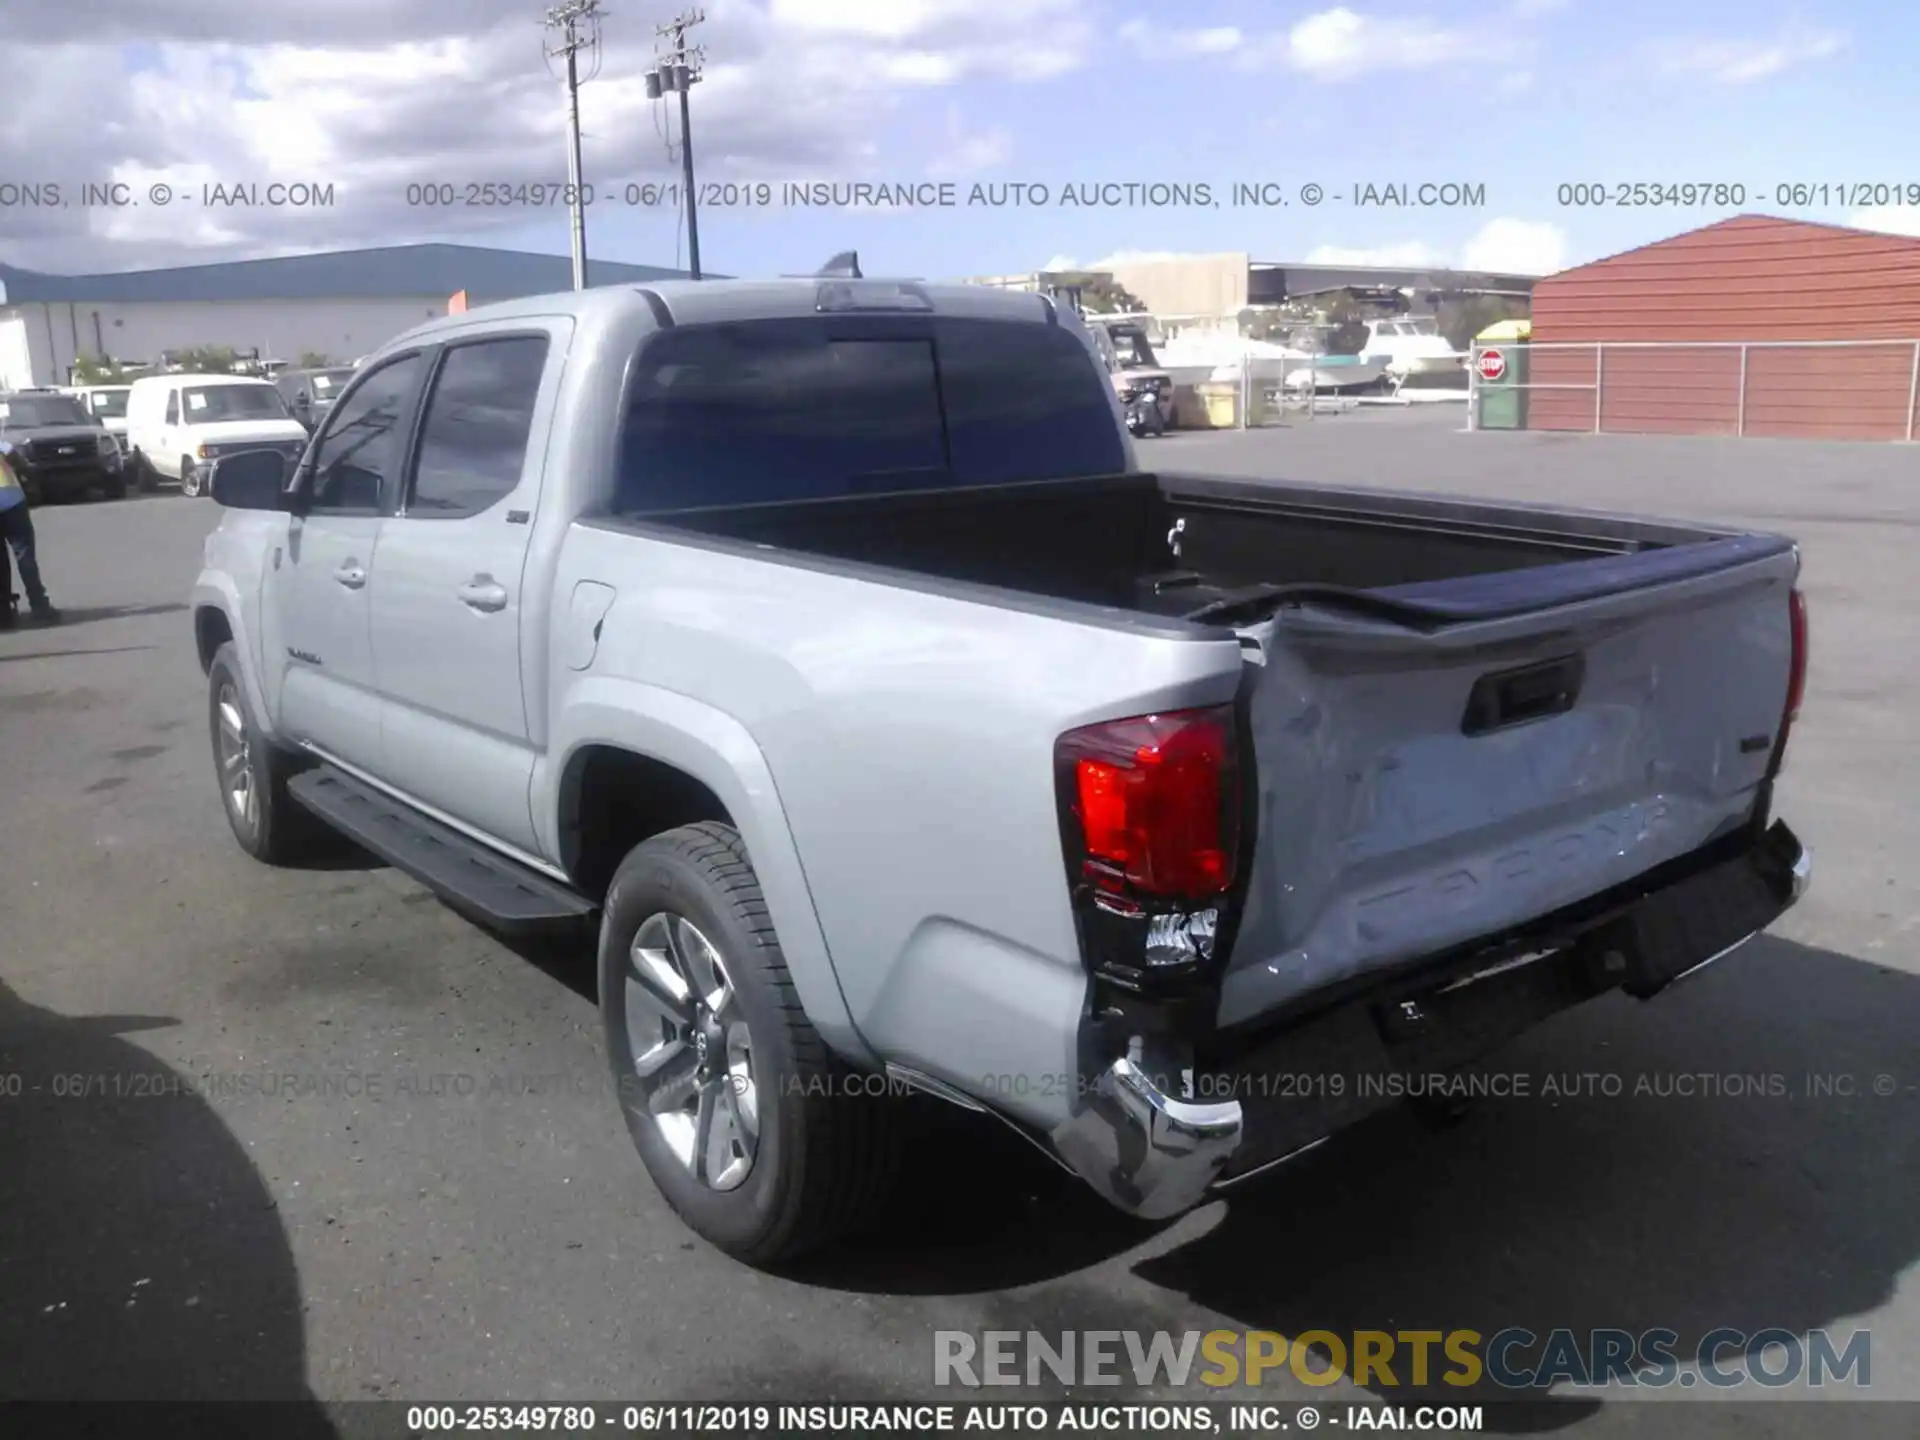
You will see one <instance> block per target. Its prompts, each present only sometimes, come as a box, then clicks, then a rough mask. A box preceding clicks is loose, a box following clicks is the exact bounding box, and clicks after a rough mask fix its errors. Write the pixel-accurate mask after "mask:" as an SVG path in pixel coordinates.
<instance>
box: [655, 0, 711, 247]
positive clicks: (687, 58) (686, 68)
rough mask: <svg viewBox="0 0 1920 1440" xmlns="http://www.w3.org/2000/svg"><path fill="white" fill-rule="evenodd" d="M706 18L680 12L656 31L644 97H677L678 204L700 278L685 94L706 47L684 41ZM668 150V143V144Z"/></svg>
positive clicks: (695, 77) (697, 77)
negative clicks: (683, 213)
mask: <svg viewBox="0 0 1920 1440" xmlns="http://www.w3.org/2000/svg"><path fill="white" fill-rule="evenodd" d="M706 18H707V12H706V11H704V10H699V9H694V10H688V11H685V12H683V13H682V14H680V15H677V16H675V17H674V18H673V19H672V20H670V21H668V22H667V23H666V24H665V25H662V26H660V27H659V29H658V30H657V31H655V36H656V38H655V41H654V53H655V64H654V68H653V69H651V70H649V71H648V72H647V98H648V99H649V100H658V99H659V98H660V97H661V96H662V95H665V94H667V93H669V92H678V93H679V96H680V173H681V176H682V182H683V185H684V187H685V188H684V191H683V193H682V195H681V204H682V206H683V207H684V208H685V210H686V213H687V272H688V273H689V274H690V275H692V276H693V278H694V279H696V280H698V279H699V278H700V224H699V220H698V218H697V215H696V207H695V205H694V188H693V114H692V111H691V109H690V107H689V105H688V103H687V93H688V92H689V91H690V90H692V89H693V87H694V86H695V85H697V84H699V83H700V80H701V78H702V76H701V69H702V65H703V62H704V61H705V58H706V53H707V52H706V48H705V47H704V46H700V45H692V46H690V45H688V44H687V31H689V30H691V29H692V28H693V27H694V26H696V25H698V24H700V23H701V22H702V21H703V20H705V19H706ZM669 151H671V146H669Z"/></svg>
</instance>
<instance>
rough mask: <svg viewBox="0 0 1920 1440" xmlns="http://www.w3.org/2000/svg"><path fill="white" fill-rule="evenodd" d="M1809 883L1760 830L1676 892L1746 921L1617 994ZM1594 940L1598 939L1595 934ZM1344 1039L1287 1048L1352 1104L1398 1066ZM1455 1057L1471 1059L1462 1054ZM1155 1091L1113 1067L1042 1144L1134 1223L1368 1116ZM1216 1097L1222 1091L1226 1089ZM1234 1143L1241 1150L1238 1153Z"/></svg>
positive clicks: (1765, 916)
mask: <svg viewBox="0 0 1920 1440" xmlns="http://www.w3.org/2000/svg"><path fill="white" fill-rule="evenodd" d="M1743 874H1744V875H1750V876H1753V877H1755V878H1756V879H1758V880H1759V881H1760V888H1761V890H1762V892H1763V893H1761V894H1760V895H1759V896H1757V897H1756V896H1755V895H1753V894H1752V893H1750V892H1751V891H1752V889H1753V886H1752V884H1751V883H1749V884H1748V885H1747V886H1746V887H1744V888H1743V887H1741V885H1740V882H1741V880H1742V878H1743ZM1812 880H1813V853H1812V851H1811V850H1809V849H1807V847H1806V846H1804V845H1802V844H1801V843H1800V841H1799V839H1798V837H1797V836H1795V835H1794V834H1793V833H1792V832H1791V831H1790V830H1788V829H1787V828H1786V827H1785V826H1784V825H1777V826H1775V827H1774V829H1773V830H1772V831H1770V832H1769V834H1768V836H1767V840H1766V843H1765V844H1764V845H1763V846H1762V847H1760V848H1759V849H1757V850H1756V851H1755V852H1754V853H1753V854H1751V855H1748V856H1744V857H1742V858H1741V859H1739V860H1736V861H1733V862H1730V863H1728V864H1724V865H1722V866H1719V867H1717V868H1716V870H1715V871H1713V872H1708V873H1705V874H1703V875H1702V876H1701V877H1699V879H1698V880H1697V881H1695V882H1686V883H1685V884H1683V885H1681V886H1676V887H1675V889H1676V891H1680V890H1688V885H1696V884H1697V885H1701V886H1705V887H1707V889H1708V890H1711V889H1714V888H1720V889H1722V890H1726V889H1728V887H1731V889H1732V891H1733V892H1737V895H1736V894H1732V893H1730V895H1729V899H1728V901H1727V903H1729V904H1734V903H1739V904H1742V905H1743V906H1744V908H1742V909H1740V910H1739V911H1738V912H1737V916H1744V917H1748V918H1747V923H1745V924H1741V925H1739V926H1738V927H1737V928H1736V929H1734V930H1733V931H1732V932H1731V933H1729V932H1728V931H1726V930H1725V929H1722V930H1720V931H1719V938H1718V940H1717V943H1713V944H1711V945H1710V946H1701V948H1696V949H1692V950H1691V954H1690V955H1687V956H1686V958H1685V959H1684V960H1679V961H1678V963H1674V960H1675V957H1676V955H1678V954H1684V953H1685V951H1686V949H1688V948H1690V945H1691V944H1694V943H1698V941H1699V940H1700V939H1701V935H1700V934H1699V933H1698V932H1693V933H1689V934H1686V935H1684V936H1683V937H1681V938H1680V939H1678V940H1676V941H1674V942H1672V943H1671V944H1669V945H1667V946H1663V947H1660V949H1661V951H1662V955H1661V960H1660V961H1658V962H1647V963H1654V964H1655V965H1656V967H1657V968H1656V971H1655V973H1653V974H1650V975H1648V976H1647V980H1648V982H1649V983H1648V984H1647V985H1646V986H1645V988H1643V989H1635V988H1633V987H1632V985H1631V983H1630V984H1629V987H1628V993H1630V994H1636V993H1637V994H1640V995H1641V996H1642V998H1646V997H1647V996H1650V995H1651V994H1653V993H1656V992H1657V991H1658V990H1661V989H1664V988H1666V986H1668V985H1670V984H1672V983H1673V982H1674V981H1676V980H1679V979H1681V978H1683V977H1684V976H1687V975H1692V974H1695V973H1697V972H1699V971H1701V970H1704V969H1706V968H1707V966H1709V965H1711V964H1713V963H1714V962H1715V961H1716V960H1719V959H1720V958H1722V956H1724V955H1727V954H1730V953H1732V951H1733V950H1735V949H1738V948H1739V947H1740V946H1741V945H1744V944H1745V943H1746V942H1747V941H1748V940H1750V939H1752V938H1753V936H1754V935H1757V934H1759V933H1760V931H1761V930H1763V929H1765V928H1766V926H1767V925H1769V924H1771V923H1772V922H1773V920H1775V919H1777V918H1778V917H1779V915H1780V914H1782V913H1784V912H1785V911H1786V909H1788V908H1789V907H1791V906H1792V905H1793V904H1794V903H1796V902H1797V901H1798V900H1799V899H1800V898H1801V896H1803V895H1805V894H1806V892H1807V889H1808V887H1809V885H1810V884H1811V883H1812ZM1656 893H1657V892H1656ZM1703 893H1704V892H1703V891H1701V890H1698V889H1695V890H1688V896H1687V898H1686V899H1685V900H1683V901H1682V902H1681V904H1680V909H1681V910H1682V911H1685V912H1688V913H1691V912H1692V911H1693V909H1694V907H1695V903H1696V902H1697V900H1698V899H1699V897H1700V896H1701V895H1702V894H1703ZM1652 898H1653V897H1650V899H1652ZM1637 908H1639V909H1643V910H1648V911H1650V910H1652V909H1653V908H1654V906H1653V905H1651V904H1649V903H1647V902H1643V903H1642V905H1641V906H1640V907H1637ZM1593 933H1594V935H1595V936H1596V937H1598V936H1599V935H1601V934H1602V933H1603V932H1601V931H1595V932H1593ZM1605 933H1608V934H1611V933H1612V932H1610V931H1609V932H1605ZM1648 934H1649V936H1656V935H1658V934H1659V932H1658V931H1657V930H1650V931H1649V932H1648ZM1729 941H1731V943H1728V942H1729ZM1623 943H1624V937H1623ZM1703 950H1704V951H1705V952H1706V953H1705V958H1695V957H1699V956H1700V955H1701V954H1702V951H1703ZM1559 955H1560V958H1561V959H1562V960H1563V961H1564V962H1565V963H1566V964H1568V965H1573V964H1576V963H1577V962H1578V960H1579V954H1578V952H1577V951H1576V949H1575V948H1574V947H1567V948H1566V949H1565V950H1563V951H1561V952H1559ZM1541 968H1542V969H1544V968H1546V967H1545V966H1542V967H1541ZM1510 978H1511V979H1512V980H1513V982H1514V983H1515V984H1516V985H1519V986H1521V987H1522V988H1524V987H1525V986H1526V985H1528V984H1530V983H1531V982H1530V981H1528V980H1526V979H1525V978H1524V977H1522V976H1520V975H1519V973H1518V972H1515V975H1514V976H1513V977H1510ZM1619 983H1620V982H1619V979H1618V977H1615V978H1613V979H1611V980H1609V981H1607V982H1605V984H1604V986H1603V987H1601V988H1610V987H1611V986H1612V985H1616V984H1619ZM1456 988H1457V987H1456ZM1498 988H1500V987H1498V986H1496V985H1493V984H1488V985H1486V986H1484V987H1476V993H1482V994H1491V993H1492V992H1494V991H1496V990H1497V989H1498ZM1588 993H1594V994H1597V993H1599V989H1598V988H1596V989H1594V990H1593V991H1591V992H1584V991H1569V992H1568V993H1566V994H1564V995H1560V994H1557V993H1556V995H1554V996H1553V997H1550V998H1549V999H1548V1000H1547V1001H1545V1002H1544V1008H1543V1009H1542V1010H1541V1013H1539V1014H1538V1015H1531V1016H1529V1017H1528V1018H1527V1019H1526V1020H1525V1021H1524V1023H1522V1022H1519V1021H1516V1022H1515V1023H1522V1028H1524V1025H1525V1024H1531V1023H1533V1022H1534V1021H1536V1020H1538V1019H1544V1018H1545V1017H1546V1015H1547V1014H1548V1013H1551V1012H1552V1011H1553V1010H1557V1009H1559V1008H1562V1007H1564V1006H1565V1005H1567V1004H1570V1003H1575V1002H1576V1001H1577V1000H1578V999H1580V998H1585V996H1586V995H1587V994H1588ZM1357 1004H1358V1005H1360V1006H1361V1007H1363V1008H1364V1007H1365V1006H1366V1005H1367V1004H1368V1001H1367V999H1366V997H1361V999H1360V1000H1359V1001H1358V1002H1357ZM1367 1034H1368V1035H1369V1037H1371V1036H1372V1035H1373V1031H1372V1030H1371V1028H1369V1029H1368V1031H1367ZM1353 1039H1354V1037H1353V1036H1352V1035H1351V1034H1346V1035H1345V1038H1342V1036H1341V1035H1338V1034H1336V1035H1335V1036H1334V1037H1333V1041H1332V1043H1333V1044H1334V1046H1335V1048H1334V1050H1333V1051H1332V1052H1331V1053H1330V1054H1329V1053H1323V1052H1321V1051H1317V1050H1315V1049H1314V1048H1313V1046H1312V1045H1310V1044H1308V1043H1307V1042H1306V1040H1305V1038H1304V1036H1303V1035H1300V1034H1295V1035H1294V1036H1293V1037H1292V1039H1291V1041H1290V1042H1289V1044H1290V1048H1291V1049H1293V1050H1294V1051H1295V1052H1296V1053H1298V1054H1300V1055H1309V1054H1312V1055H1318V1056H1319V1057H1320V1060H1324V1061H1325V1062H1326V1068H1327V1069H1328V1071H1329V1073H1330V1074H1331V1073H1333V1072H1335V1071H1339V1070H1340V1069H1341V1066H1342V1064H1346V1065H1351V1066H1355V1067H1358V1068H1357V1074H1356V1077H1355V1078H1356V1083H1355V1084H1354V1085H1352V1086H1346V1085H1343V1086H1340V1087H1338V1088H1335V1089H1332V1090H1330V1092H1329V1093H1331V1094H1335V1095H1343V1094H1345V1095H1357V1094H1358V1093H1359V1089H1360V1087H1359V1085H1358V1084H1357V1076H1358V1074H1360V1073H1364V1074H1365V1075H1369V1076H1371V1077H1373V1078H1375V1079H1378V1078H1379V1077H1380V1076H1382V1075H1386V1074H1390V1073H1394V1072H1396V1071H1397V1070H1398V1069H1399V1067H1400V1064H1401V1063H1402V1062H1401V1061H1400V1060H1399V1059H1396V1058H1395V1057H1392V1056H1390V1055H1389V1054H1388V1053H1387V1052H1386V1051H1384V1050H1382V1051H1379V1052H1378V1053H1375V1052H1373V1051H1372V1050H1371V1049H1370V1048H1369V1047H1367V1046H1362V1045H1357V1044H1355V1043H1353ZM1458 1058H1462V1059H1464V1058H1470V1057H1468V1056H1467V1055H1466V1053H1465V1052H1463V1054H1462V1056H1461V1057H1458ZM1297 1063H1300V1064H1309V1063H1313V1064H1318V1061H1314V1062H1309V1061H1308V1060H1305V1059H1302V1060H1299V1061H1298V1062H1297ZM1438 1068H1445V1067H1438ZM1342 1073H1344V1072H1342ZM1166 1084H1167V1082H1166V1081H1165V1080H1164V1079H1159V1078H1158V1077H1155V1076H1152V1075H1149V1074H1148V1073H1147V1072H1146V1071H1145V1070H1144V1069H1143V1068H1142V1067H1141V1066H1140V1065H1139V1064H1138V1063H1136V1062H1135V1061H1134V1060H1132V1059H1130V1058H1122V1059H1119V1060H1116V1061H1114V1062H1113V1063H1112V1064H1111V1065H1110V1066H1108V1067H1107V1068H1106V1069H1105V1070H1104V1071H1102V1072H1101V1073H1100V1075H1099V1077H1098V1079H1096V1080H1095V1081H1094V1082H1093V1084H1092V1085H1091V1086H1090V1087H1089V1089H1088V1091H1087V1094H1086V1097H1085V1099H1084V1100H1083V1101H1082V1102H1081V1103H1080V1105H1079V1106H1078V1107H1077V1108H1076V1109H1075V1110H1074V1112H1073V1114H1072V1116H1071V1117H1070V1118H1069V1119H1067V1120H1065V1121H1063V1122H1062V1123H1061V1124H1060V1125H1058V1126H1057V1127H1056V1128H1055V1129H1054V1130H1053V1131H1052V1133H1051V1134H1050V1135H1048V1136H1047V1144H1048V1147H1049V1148H1050V1149H1051V1152H1052V1154H1053V1156H1054V1158H1055V1159H1057V1160H1058V1161H1060V1162H1061V1163H1062V1164H1063V1165H1065V1166H1066V1167H1067V1168H1068V1169H1069V1170H1071V1171H1073V1173H1075V1174H1076V1175H1078V1176H1079V1177H1080V1178H1081V1179H1082V1180H1084V1181H1085V1182H1086V1183H1087V1184H1088V1185H1090V1186H1091V1187H1092V1188H1093V1189H1094V1190H1095V1191H1097V1192H1098V1193H1099V1194H1100V1195H1102V1196H1103V1197H1104V1198H1105V1199H1106V1200H1108V1201H1109V1202H1110V1203H1111V1204H1113V1205H1115V1206H1117V1207H1119V1208H1120V1209H1121V1210H1124V1211H1126V1212H1127V1213H1128V1214H1131V1215H1136V1216H1139V1217H1140V1218H1141V1219H1145V1220H1164V1219H1169V1218H1171V1217H1173V1216H1175V1215H1178V1214H1180V1213H1182V1212H1183V1211H1186V1210H1189V1209H1192V1208H1193V1207H1194V1206H1195V1205H1198V1204H1200V1203H1201V1202H1202V1201H1203V1200H1205V1199H1206V1198H1207V1195H1208V1192H1209V1191H1212V1190H1214V1189H1215V1188H1216V1187H1217V1186H1220V1185H1223V1184H1227V1183H1231V1182H1233V1181H1237V1180H1241V1179H1246V1178H1248V1177H1249V1176H1250V1175H1251V1174H1252V1173H1254V1172H1256V1171H1259V1170H1265V1169H1269V1168H1271V1167H1272V1166H1273V1165H1275V1164H1278V1163H1280V1162H1281V1161H1284V1160H1288V1159H1292V1158H1293V1157H1294V1156H1296V1155H1300V1154H1304V1153H1305V1152H1306V1151H1307V1150H1310V1149H1312V1148H1313V1147H1314V1146H1315V1145H1317V1144H1319V1143H1320V1142H1321V1140H1323V1139H1325V1138H1326V1136H1327V1135H1328V1134H1329V1133H1331V1132H1332V1131H1333V1130H1336V1129H1340V1128H1344V1126H1345V1125H1346V1124H1349V1123H1352V1121H1353V1120H1355V1119H1357V1118H1359V1114H1360V1113H1362V1112H1363V1111H1364V1110H1366V1109H1369V1108H1378V1107H1377V1106H1364V1107H1361V1111H1356V1112H1354V1113H1352V1114H1342V1115H1334V1114H1328V1115H1326V1116H1324V1117H1320V1119H1323V1120H1324V1124H1322V1123H1319V1120H1316V1118H1315V1117H1313V1116H1311V1115H1309V1114H1307V1113H1304V1112H1306V1111H1309V1110H1311V1109H1312V1108H1313V1107H1309V1106H1301V1105H1299V1104H1292V1105H1289V1106H1287V1107H1284V1110H1285V1114H1284V1115H1282V1116H1277V1115H1275V1114H1272V1113H1268V1112H1270V1111H1272V1110H1273V1108H1274V1107H1273V1106H1271V1105H1262V1104H1256V1105H1255V1106H1254V1111H1253V1114H1252V1117H1251V1124H1250V1121H1249V1117H1248V1115H1247V1114H1246V1113H1245V1112H1244V1111H1243V1109H1242V1106H1241V1103H1240V1102H1239V1101H1238V1100H1225V1101H1193V1100H1180V1099H1176V1098H1174V1097H1173V1096H1172V1095H1169V1094H1168V1093H1167V1092H1166ZM1221 1088H1222V1089H1225V1090H1226V1091H1227V1092H1228V1093H1233V1086H1232V1085H1231V1084H1227V1085H1223V1086H1222V1087H1221ZM1215 1093H1219V1092H1218V1091H1216V1092H1215ZM1240 1093H1244V1094H1252V1095H1261V1096H1267V1095H1270V1094H1272V1093H1276V1092H1273V1091H1272V1088H1271V1087H1264V1086H1250V1087H1249V1088H1248V1089H1246V1090H1243V1091H1241V1092H1240ZM1336 1108H1337V1107H1336ZM1282 1119H1284V1120H1285V1121H1286V1122H1288V1123H1287V1125H1279V1123H1278V1122H1279V1121H1280V1120H1282ZM1294 1125H1298V1126H1301V1127H1305V1128H1303V1129H1302V1130H1301V1132H1300V1133H1299V1134H1297V1135H1291V1134H1278V1133H1274V1132H1275V1131H1276V1128H1278V1129H1280V1130H1286V1129H1288V1128H1289V1127H1290V1126H1294ZM1250 1130H1251V1140H1250V1141H1249V1132H1250ZM1243 1141H1249V1143H1247V1145H1246V1148H1245V1152H1244V1153H1242V1145H1243ZM1236 1155H1239V1161H1238V1163H1237V1164H1234V1166H1233V1173H1230V1172H1229V1164H1230V1162H1233V1161H1234V1160H1235V1157H1236ZM1276 1157H1277V1158H1276Z"/></svg>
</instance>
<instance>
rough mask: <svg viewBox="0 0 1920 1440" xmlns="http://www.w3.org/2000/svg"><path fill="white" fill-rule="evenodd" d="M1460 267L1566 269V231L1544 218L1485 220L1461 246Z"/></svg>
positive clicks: (1533, 271)
mask: <svg viewBox="0 0 1920 1440" xmlns="http://www.w3.org/2000/svg"><path fill="white" fill-rule="evenodd" d="M1460 266H1461V268H1462V269H1464V270H1499V271H1506V272H1508V273H1511V274H1516V275H1551V274H1553V273H1554V272H1555V271H1556V270H1564V269H1566V268H1567V232H1566V231H1564V230H1562V229H1561V228H1560V227H1559V226H1558V225H1553V224H1549V223H1548V222H1546V221H1544V220H1512V219H1501V220H1489V221H1488V222H1487V223H1486V224H1485V225H1483V226H1481V227H1480V230H1479V233H1477V234H1476V235H1475V236H1474V237H1473V238H1472V239H1471V240H1469V241H1467V243H1466V245H1465V246H1463V247H1462V248H1461V251H1460Z"/></svg>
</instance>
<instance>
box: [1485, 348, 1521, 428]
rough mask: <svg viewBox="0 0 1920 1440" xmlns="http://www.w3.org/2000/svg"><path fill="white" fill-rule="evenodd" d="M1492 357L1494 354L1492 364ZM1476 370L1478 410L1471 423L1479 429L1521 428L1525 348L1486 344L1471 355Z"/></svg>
mask: <svg viewBox="0 0 1920 1440" xmlns="http://www.w3.org/2000/svg"><path fill="white" fill-rule="evenodd" d="M1492 357H1498V363H1497V364H1496V363H1494V361H1493V358H1492ZM1473 358H1474V365H1475V367H1476V370H1477V372H1478V374H1477V376H1476V381H1475V383H1476V384H1477V385H1478V387H1479V394H1478V397H1477V404H1478V410H1479V413H1478V415H1477V417H1476V418H1475V421H1474V424H1475V427H1476V428H1477V429H1481V430H1524V429H1526V428H1527V391H1526V388H1525V386H1526V383H1527V347H1526V346H1525V345H1517V344H1501V345H1487V346H1484V347H1482V348H1481V349H1480V350H1479V351H1477V352H1476V353H1475V355H1474V357H1473Z"/></svg>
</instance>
